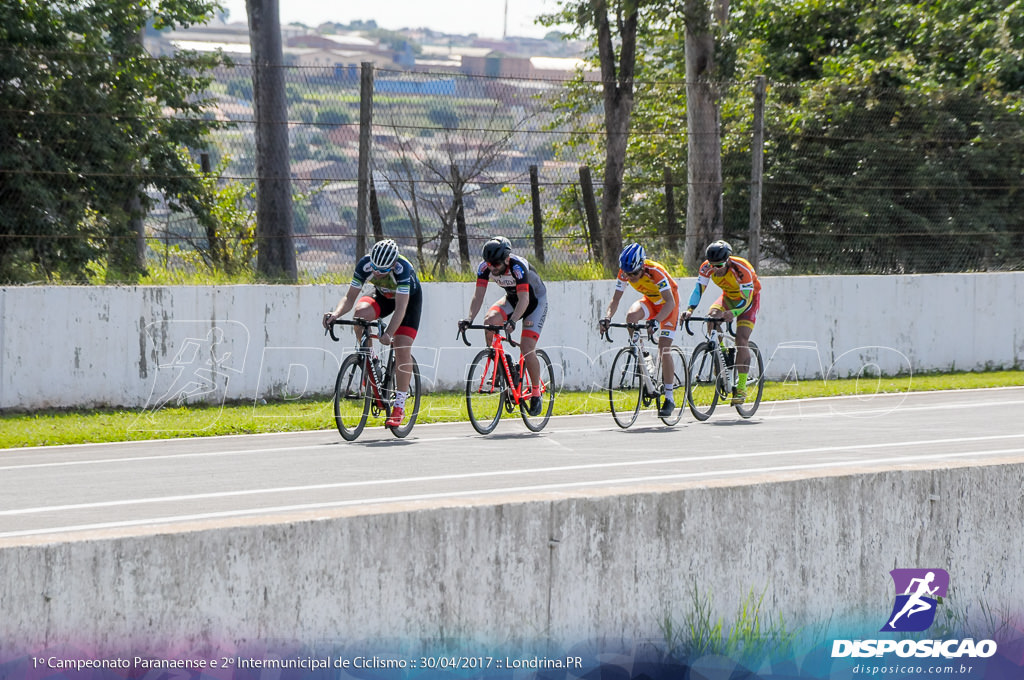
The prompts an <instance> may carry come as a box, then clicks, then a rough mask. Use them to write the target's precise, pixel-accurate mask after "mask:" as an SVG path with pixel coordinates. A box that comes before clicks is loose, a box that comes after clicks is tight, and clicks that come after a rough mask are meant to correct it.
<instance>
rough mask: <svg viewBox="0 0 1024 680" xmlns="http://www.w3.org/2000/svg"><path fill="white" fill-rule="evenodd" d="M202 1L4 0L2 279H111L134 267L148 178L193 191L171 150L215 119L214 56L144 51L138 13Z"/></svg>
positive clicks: (189, 13)
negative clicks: (211, 104) (210, 104)
mask: <svg viewBox="0 0 1024 680" xmlns="http://www.w3.org/2000/svg"><path fill="white" fill-rule="evenodd" d="M213 8H214V3H213V2H202V1H200V0H173V1H170V2H156V1H155V0H146V1H144V2H140V1H138V0H109V1H106V2H102V3H78V2H71V1H69V0H23V1H20V2H10V1H4V2H0V45H3V47H2V48H0V50H2V55H0V56H2V58H0V102H2V103H0V168H2V170H0V197H2V200H3V203H4V204H5V205H8V206H13V207H14V209H11V210H3V211H2V212H0V280H24V279H25V277H31V279H45V280H51V281H54V280H63V279H73V280H80V279H81V278H84V277H85V276H86V275H87V273H88V272H89V271H90V270H91V269H92V270H95V268H96V266H97V262H98V261H99V260H104V262H102V263H100V264H99V266H100V267H101V268H103V269H105V270H106V271H107V273H108V276H110V277H111V278H112V279H114V280H132V279H134V278H135V277H137V276H138V275H139V274H140V273H141V272H142V265H141V262H140V261H139V259H138V257H137V255H136V247H137V246H136V243H137V240H136V239H137V236H138V233H137V230H138V227H137V224H138V222H139V220H140V219H141V217H142V214H143V213H144V211H145V210H146V208H147V207H148V206H149V205H150V204H151V203H152V199H151V198H150V195H149V190H156V191H159V192H164V193H167V194H171V195H179V196H180V195H187V194H194V193H196V192H197V191H198V189H199V181H198V177H197V176H196V174H195V173H193V172H190V169H189V167H188V166H186V165H184V164H183V163H182V159H181V156H180V155H179V154H178V153H177V150H178V149H179V148H180V147H182V146H187V147H191V148H197V147H200V146H201V145H202V143H203V139H204V137H205V135H206V134H207V133H208V132H209V131H210V130H211V129H212V128H214V127H215V126H216V123H214V122H213V121H211V120H209V118H208V117H207V116H206V115H205V113H204V107H205V104H206V102H205V100H204V99H203V98H202V97H201V96H200V93H203V92H206V91H207V88H208V85H209V83H210V79H209V77H208V76H207V75H206V74H207V72H208V71H209V69H211V68H212V67H213V66H215V65H217V64H219V63H221V61H222V59H221V58H220V57H218V56H210V55H197V54H191V53H179V54H177V55H175V56H174V57H157V58H154V57H151V56H150V55H148V54H147V53H146V51H145V50H144V48H143V44H142V34H143V30H144V29H145V28H146V26H147V24H149V23H152V25H153V26H154V27H155V28H157V29H160V28H165V27H169V26H174V25H189V24H192V23H196V22H200V21H203V20H205V18H206V17H208V16H209V15H210V14H211V12H212V10H213Z"/></svg>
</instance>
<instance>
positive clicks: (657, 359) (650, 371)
mask: <svg viewBox="0 0 1024 680" xmlns="http://www.w3.org/2000/svg"><path fill="white" fill-rule="evenodd" d="M608 328H625V329H627V330H628V331H630V334H629V340H628V341H627V343H628V344H629V346H630V347H633V348H634V349H635V351H636V358H637V364H638V365H639V366H640V372H641V374H642V377H643V381H644V387H645V388H646V389H647V390H648V391H649V392H650V393H651V394H652V395H653V394H654V393H656V392H657V391H658V390H659V389H661V385H662V381H661V348H660V347H658V343H657V342H655V340H654V331H653V329H651V327H650V326H648V325H647V324H646V323H609V324H608ZM644 329H646V330H647V340H648V341H649V342H650V343H651V345H653V346H654V348H655V349H656V350H657V351H656V352H647V348H646V346H645V345H644V339H643V335H642V334H641V333H640V331H641V330H644ZM601 335H602V336H603V337H604V339H605V340H607V341H608V342H614V341H613V340H612V336H611V333H609V332H608V330H603V331H602V332H601ZM645 355H646V356H650V357H652V358H653V361H652V365H651V366H648V365H647V362H646V361H645V360H644V357H645Z"/></svg>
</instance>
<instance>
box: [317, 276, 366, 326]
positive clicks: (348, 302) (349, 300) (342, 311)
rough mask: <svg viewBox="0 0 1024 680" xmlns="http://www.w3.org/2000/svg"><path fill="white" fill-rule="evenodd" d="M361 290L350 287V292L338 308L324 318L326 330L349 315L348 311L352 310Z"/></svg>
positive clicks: (339, 303)
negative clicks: (332, 323) (335, 321)
mask: <svg viewBox="0 0 1024 680" xmlns="http://www.w3.org/2000/svg"><path fill="white" fill-rule="evenodd" d="M361 290H362V289H361V288H356V287H355V286H349V289H348V292H347V293H345V297H343V298H342V299H341V300H340V301H339V302H338V306H337V307H335V308H334V311H333V312H331V313H330V314H328V315H326V316H324V328H327V327H328V326H329V325H330V323H331V322H332V321H334V320H335V319H340V318H341V317H343V316H345V315H346V314H348V311H349V310H350V309H352V305H354V304H355V303H356V299H357V298H358V297H359V293H360V291H361Z"/></svg>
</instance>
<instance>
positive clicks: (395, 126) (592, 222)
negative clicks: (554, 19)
mask: <svg viewBox="0 0 1024 680" xmlns="http://www.w3.org/2000/svg"><path fill="white" fill-rule="evenodd" d="M285 80H286V94H287V99H288V111H289V114H288V117H289V121H288V123H289V139H290V170H289V172H290V175H291V181H292V190H293V193H294V201H293V205H294V213H293V214H294V232H295V234H294V246H295V251H296V257H297V263H298V268H299V274H300V280H303V281H315V280H328V279H329V280H336V279H339V278H340V279H344V278H345V277H347V276H348V275H349V274H350V273H351V268H352V265H353V263H354V261H355V259H357V257H358V256H359V255H360V254H361V253H360V252H359V244H360V236H359V234H358V231H357V219H356V218H357V212H358V209H359V202H358V201H359V154H360V123H359V121H360V106H361V95H360V91H361V87H360V83H361V69H360V67H358V66H355V65H351V66H344V67H342V66H333V67H300V66H293V67H286V79H285ZM252 82H253V80H252V72H251V67H250V66H248V65H238V66H230V67H222V68H220V69H219V70H218V71H216V78H215V80H214V83H213V85H212V86H211V95H212V96H213V97H214V99H215V100H216V106H215V108H214V109H213V111H212V115H214V116H216V117H217V118H218V119H220V120H222V121H226V122H229V123H230V125H229V126H228V127H226V128H225V129H222V130H218V131H216V132H215V133H214V136H213V138H212V140H211V145H210V147H209V148H208V149H205V150H194V153H195V155H196V158H197V162H198V159H199V158H200V157H201V158H202V160H203V163H204V169H206V170H208V172H209V175H210V177H211V181H212V182H213V183H214V184H215V186H216V187H217V190H218V191H219V192H220V196H221V197H222V200H224V202H225V205H226V206H228V207H231V206H234V207H235V208H236V209H235V210H227V211H226V214H227V215H228V217H230V219H225V222H224V224H225V225H228V226H225V227H224V230H223V231H222V232H221V233H218V234H211V232H210V230H209V226H208V225H207V226H200V225H199V224H198V222H197V221H196V220H195V219H194V218H190V217H188V216H187V214H186V213H182V212H176V211H174V210H172V209H171V206H170V205H169V204H168V202H167V201H164V200H163V199H161V198H160V197H154V198H156V199H157V200H156V204H155V206H154V207H153V208H152V209H151V210H150V211H149V213H148V215H147V217H146V219H145V234H146V244H147V247H146V253H145V256H146V264H147V269H148V270H149V271H150V272H151V273H152V272H162V275H161V276H159V277H156V278H155V279H154V280H159V281H168V282H174V281H186V280H191V279H190V277H191V276H192V275H193V274H200V275H201V274H204V273H208V272H209V271H211V270H213V269H215V268H216V267H217V266H218V265H217V263H223V262H225V261H229V262H235V263H236V264H238V265H240V267H241V269H244V270H249V271H251V269H252V262H253V258H254V253H255V252H256V249H257V248H258V242H257V240H256V236H255V229H254V224H255V214H254V212H253V210H254V205H255V204H254V201H253V194H252V191H253V190H254V187H255V184H256V179H257V178H256V176H255V174H256V172H255V167H256V163H255V159H256V145H255V127H256V126H255V114H254V109H253V93H252ZM685 89H686V88H685V83H680V82H672V83H649V82H648V83H638V84H637V87H636V98H637V105H636V110H637V111H638V115H637V118H636V125H635V126H634V137H633V139H632V140H631V146H630V157H629V158H628V159H627V164H626V165H627V170H626V179H625V183H626V186H625V191H624V201H623V227H622V228H623V236H624V239H627V240H628V239H632V238H637V239H642V240H644V242H645V243H647V244H648V249H649V251H651V252H652V254H653V255H654V256H655V257H656V258H658V259H660V260H662V261H665V262H666V263H670V264H672V265H673V268H674V270H678V272H677V273H678V275H680V276H681V275H683V274H684V272H683V271H682V266H681V261H682V252H681V249H682V247H683V245H682V244H683V243H684V239H683V235H684V230H685V224H686V204H687V196H686V194H687V168H686V162H687V158H686V147H687V139H686V125H685V108H684V107H683V106H682V105H679V104H677V105H676V109H675V110H674V113H673V114H672V115H666V116H660V117H659V116H658V115H650V116H640V115H639V112H640V111H641V110H642V109H645V108H647V109H649V110H654V109H656V108H657V106H664V105H665V104H666V102H680V101H685ZM752 92H753V88H752V86H751V85H749V84H747V83H724V84H722V85H721V88H720V93H721V98H722V102H723V110H722V115H721V121H722V124H721V138H722V190H723V210H724V212H723V222H724V236H725V238H727V239H729V240H731V241H733V243H734V246H735V247H736V250H737V251H738V252H739V253H741V254H748V253H747V249H748V247H749V246H748V243H749V234H750V231H749V230H750V214H751V212H750V195H751V184H750V182H751V168H752V152H751V139H752V138H753V134H754V128H753V125H754V115H753V111H754V107H753V94H752ZM587 97H589V100H588V99H587ZM570 100H573V101H577V102H581V103H582V106H583V107H582V108H580V105H577V107H576V108H574V109H567V108H565V106H564V105H565V104H566V102H567V101H570ZM588 101H589V104H587V102H588ZM1022 110H1024V107H1022V104H1021V99H1020V98H1019V97H1018V98H1017V99H1010V100H1007V99H1005V98H1004V99H998V100H996V99H993V98H991V97H990V96H989V95H987V94H986V93H984V92H974V93H970V92H960V91H957V92H930V93H928V94H927V95H923V94H919V93H913V92H908V91H907V90H905V89H901V88H897V87H893V88H891V89H885V88H883V89H872V88H863V89H853V88H847V89H844V90H837V89H828V88H826V87H824V86H821V85H819V84H811V85H807V86H792V85H791V86H781V85H773V84H771V83H769V87H768V95H767V99H766V109H765V115H764V139H765V155H764V180H763V186H762V202H761V205H760V210H761V220H760V250H759V255H760V261H761V263H762V268H763V269H764V270H765V271H768V272H778V273H787V272H792V273H888V272H907V273H911V272H937V271H970V270H979V269H989V270H991V269H1021V268H1024V255H1022V253H1024V248H1022V246H1024V116H1022ZM567 111H571V114H568V115H567ZM372 121H373V122H372V128H371V129H370V133H371V135H370V140H371V145H370V148H371V153H370V163H369V169H370V176H369V179H370V181H371V193H370V197H369V198H370V206H369V218H370V222H371V224H370V225H369V226H368V232H367V234H366V235H365V239H366V241H369V242H372V240H373V239H374V238H377V237H380V236H382V235H383V236H387V237H391V238H394V239H396V240H397V241H398V242H399V244H400V245H401V247H402V250H403V253H404V254H405V255H406V256H408V257H409V258H410V259H412V260H413V261H414V262H415V263H416V264H417V265H418V267H419V269H420V271H421V272H422V274H423V276H424V278H427V279H431V278H460V277H469V276H470V275H471V269H472V267H473V266H474V265H475V264H476V262H477V261H478V257H477V256H478V254H479V249H480V246H481V244H482V243H483V241H485V240H486V239H487V238H489V237H491V236H492V235H495V234H504V235H506V236H508V237H510V238H511V239H512V241H513V243H514V245H515V248H516V250H517V251H518V252H521V253H523V254H524V255H526V256H527V257H528V258H529V259H530V260H531V261H532V262H534V263H535V264H536V265H537V266H538V267H539V268H540V270H541V271H542V274H543V275H544V276H545V277H546V278H550V279H557V278H574V277H579V276H592V275H595V274H602V272H601V270H600V267H599V266H596V265H593V264H592V262H593V260H594V259H595V258H594V250H593V245H594V243H595V242H596V241H597V240H598V239H597V234H596V233H595V230H596V229H599V226H598V225H599V220H598V216H597V215H596V214H595V207H596V208H598V209H599V207H600V189H601V181H602V166H603V162H604V156H603V150H602V149H603V146H604V144H603V139H604V137H603V134H604V132H603V113H602V110H601V107H600V95H599V92H598V87H597V85H596V84H594V83H593V82H586V83H580V82H576V83H575V84H570V83H569V82H568V81H565V80H557V79H529V78H513V77H507V76H502V75H500V74H496V75H493V76H471V75H466V74H463V73H447V72H438V73H414V72H407V71H387V70H377V71H375V73H374V77H373V97H372ZM200 152H202V155H200ZM21 207H22V206H19V205H3V206H2V208H3V210H19V209H21ZM214 242H216V243H217V244H219V245H218V247H219V248H221V249H222V251H224V252H227V253H228V256H227V257H226V258H225V257H224V256H221V257H219V258H211V257H209V251H210V249H211V248H212V247H213V244H214ZM603 274H604V275H607V272H603Z"/></svg>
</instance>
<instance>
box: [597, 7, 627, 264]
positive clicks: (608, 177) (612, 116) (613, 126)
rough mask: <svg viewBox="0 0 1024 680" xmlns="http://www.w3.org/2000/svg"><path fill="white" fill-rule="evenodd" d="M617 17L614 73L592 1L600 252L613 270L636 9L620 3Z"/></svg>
mask: <svg viewBox="0 0 1024 680" xmlns="http://www.w3.org/2000/svg"><path fill="white" fill-rule="evenodd" d="M622 7H623V9H625V11H626V12H627V14H626V15H625V16H622V17H619V18H618V19H619V20H618V21H617V22H616V25H617V26H618V29H619V34H618V41H617V42H618V44H619V63H618V69H617V73H616V62H615V45H614V43H613V41H612V32H611V26H610V25H609V22H608V5H607V2H606V0H595V2H594V26H595V27H596V28H597V48H598V55H599V57H600V60H601V84H602V86H603V94H604V125H605V134H606V135H607V142H606V146H605V149H606V150H605V169H604V192H603V193H602V195H601V238H602V243H601V250H602V254H603V258H602V260H603V262H604V266H605V268H607V269H608V270H609V271H617V270H618V268H619V251H620V250H622V179H623V176H624V174H625V170H626V147H627V145H628V143H629V124H630V117H631V115H632V113H633V74H634V70H635V66H636V29H637V6H636V4H635V3H623V4H622Z"/></svg>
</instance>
